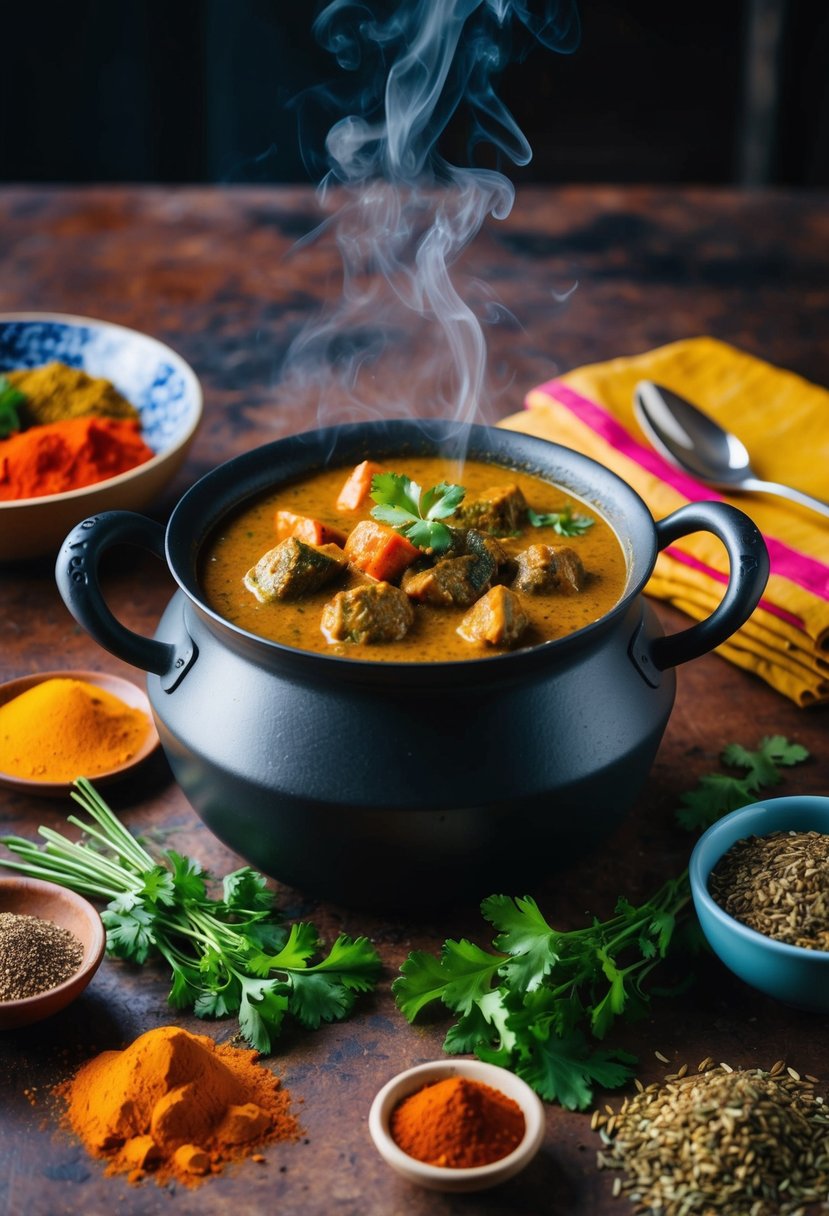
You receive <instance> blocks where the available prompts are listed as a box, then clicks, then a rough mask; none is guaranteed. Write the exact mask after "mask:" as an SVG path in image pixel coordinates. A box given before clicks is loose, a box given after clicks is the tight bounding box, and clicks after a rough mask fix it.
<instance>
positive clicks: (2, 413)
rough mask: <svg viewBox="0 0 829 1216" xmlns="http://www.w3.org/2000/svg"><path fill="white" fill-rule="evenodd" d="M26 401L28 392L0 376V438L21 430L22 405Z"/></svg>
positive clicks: (5, 437)
mask: <svg viewBox="0 0 829 1216" xmlns="http://www.w3.org/2000/svg"><path fill="white" fill-rule="evenodd" d="M25 403H26V394H25V393H21V391H20V389H19V388H15V387H14V385H13V384H10V383H9V380H8V378H7V377H6V376H0V439H7V438H8V437H9V435H11V434H12V432H13V431H19V430H20V407H21V406H22V405H25Z"/></svg>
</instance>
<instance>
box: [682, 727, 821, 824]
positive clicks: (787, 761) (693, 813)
mask: <svg viewBox="0 0 829 1216" xmlns="http://www.w3.org/2000/svg"><path fill="white" fill-rule="evenodd" d="M808 756H809V753H808V752H807V751H806V748H805V747H801V746H800V744H799V743H790V742H789V741H788V739H785V738H784V737H783V736H782V735H772V736H771V737H769V738H765V739H761V740H760V742H759V743H758V745H757V750H756V751H753V752H752V751H747V750H746V748H744V747H741V746H740V744H739V743H730V744H729V745H728V746H727V747H726V748H724V749H723V751H722V753H721V755H720V760H721V761H722V763H723V764H725V765H727V766H728V767H730V768H741V769H744V770H745V776H744V777H735V776H732V775H729V774H727V773H708V774H706V776H704V777H702V778H700V781H699V784H698V785H697V786H696V788H695V789H693V790H690V791H689V792H688V793H687V794H683V795H682V797H681V799H680V802H681V803H682V806H681V807H680V808H679V810H678V811H677V812H676V818H677V822H678V823H679V824H680V826H681V827H683V828H685V829H686V830H687V831H689V832H694V831H700V832H704V831H705V829H706V828H710V826H711V824H712V823H716V821H717V820H718V819H720V818H721V817H722V816H723V815H725V814H727V813H728V812H729V811H736V810H737V808H738V807H741V806H746V805H747V804H748V803H749V802H753V801H754V799H755V797H756V796H757V794H758V793H759V792H760V790H761V789H764V788H765V789H769V788H771V787H773V786H775V785H778V784H779V783H780V781H781V780H782V778H783V775H782V773H781V772H780V768H779V767H778V766H781V765H782V766H783V767H786V768H789V767H791V765H793V764H800V763H801V761H803V760H806V759H807V758H808Z"/></svg>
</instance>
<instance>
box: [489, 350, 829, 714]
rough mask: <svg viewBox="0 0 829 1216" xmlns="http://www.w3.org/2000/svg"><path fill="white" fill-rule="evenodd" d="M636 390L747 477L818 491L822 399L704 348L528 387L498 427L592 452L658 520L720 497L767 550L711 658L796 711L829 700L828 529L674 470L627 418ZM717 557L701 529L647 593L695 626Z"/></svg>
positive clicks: (706, 608) (760, 367) (795, 380)
mask: <svg viewBox="0 0 829 1216" xmlns="http://www.w3.org/2000/svg"><path fill="white" fill-rule="evenodd" d="M639 380H654V381H656V382H657V383H658V384H663V385H665V386H666V387H667V388H670V389H673V390H674V391H675V392H677V393H680V394H682V395H683V396H685V397H687V398H689V399H690V400H691V401H693V402H694V404H695V405H697V406H699V407H700V408H701V409H702V410H704V411H705V412H706V413H708V414H710V415H711V416H712V417H713V418H716V419H717V420H718V421H719V422H720V423H721V424H722V425H723V426H726V427H727V428H728V429H729V430H731V431H733V432H735V433H736V434H737V435H738V436H739V437H740V439H742V440H743V442H744V443H745V445H746V447H747V448H748V450H749V452H750V453H751V458H752V466H753V467H754V468H755V469H756V471H757V475H758V476H759V477H765V478H767V479H768V480H771V481H780V482H784V483H787V484H789V485H793V486H796V487H797V488H798V489H801V490H804V491H806V492H807V493H810V494H813V495H815V496H816V497H818V498H824V499H825V498H827V497H828V496H829V495H828V494H827V491H828V490H829V472H828V471H829V392H827V391H826V390H825V389H822V388H819V387H817V386H816V385H814V384H810V383H809V382H808V381H806V380H804V379H802V378H801V377H800V376H796V375H794V374H793V373H792V372H788V371H783V370H782V369H780V368H777V367H773V366H771V365H770V364H768V363H764V362H763V361H762V360H761V359H757V358H755V357H754V356H752V355H748V354H746V353H744V352H743V351H739V350H736V349H735V348H734V347H732V346H728V345H726V344H725V343H724V342H719V341H717V340H715V339H714V338H691V339H688V340H685V341H681V342H675V343H672V344H671V345H670V346H663V347H660V348H659V349H657V350H654V351H649V352H648V353H646V354H643V355H634V356H631V357H629V358H620V359H612V360H610V361H609V362H607V363H596V364H592V365H591V366H589V367H582V368H578V369H576V370H575V371H572V372H568V373H567V374H566V375H564V376H560V377H558V378H557V379H555V380H551V381H550V382H549V383H547V384H544V385H541V386H540V387H539V388H536V389H533V390H532V391H531V392H530V393H529V394H528V396H527V400H526V407H527V408H526V409H525V410H523V411H522V412H521V413H519V414H514V415H512V416H510V417H509V418H505V419H503V420H502V421H501V422H500V424H499V425H501V426H506V427H509V428H511V429H513V430H518V431H525V432H527V433H528V434H531V435H539V436H541V437H542V438H544V439H550V440H553V441H554V442H556V443H561V444H564V445H565V446H567V447H571V448H575V449H576V450H577V451H580V452H583V453H584V454H585V455H587V456H592V457H593V459H594V460H597V461H598V462H599V463H600V464H603V465H605V466H607V467H608V468H610V469H612V470H613V471H614V472H616V473H618V474H619V476H620V477H622V478H623V479H624V480H625V481H626V482H628V484H629V485H631V486H633V488H634V489H635V490H636V491H637V492H638V493H639V494H640V495H641V496H642V498H643V499H644V500H645V502H646V503H647V505H648V507H649V508H650V510H651V512H652V514H653V515H654V517H655V518H657V519H661V518H662V517H663V516H665V515H668V514H670V512H671V511H674V510H676V508H677V507H680V506H682V504H683V503H686V502H688V501H691V500H699V499H703V498H707V499H718V498H722V499H724V500H725V501H727V502H731V503H733V504H734V506H736V507H739V509H740V510H742V511H744V512H745V513H746V514H747V515H749V516H751V518H752V519H753V520H754V522H755V523H756V524H757V526H758V527H759V528H760V530H761V531H762V533H763V536H764V537H765V540H766V543H767V545H768V547H769V555H770V558H771V575H770V577H769V582H768V586H767V588H766V591H765V593H764V596H763V599H762V601H761V604H760V606H759V607H758V608H757V609H756V610H755V612H754V613H753V614H752V617H751V619H750V620H749V621H747V622H746V624H745V625H744V626H743V627H742V629H740V630H739V631H738V632H737V633H736V634H734V635H733V636H732V637H731V638H730V639H729V640H728V641H727V642H726V643H724V644H723V645H722V646H721V647H719V649H718V653H720V654H722V655H723V656H724V657H725V658H727V659H729V660H730V661H731V662H733V663H736V664H737V665H738V666H740V667H743V668H746V669H747V670H749V671H753V672H755V673H756V674H757V675H759V676H760V677H761V678H762V679H764V680H766V681H767V682H768V683H769V684H770V685H772V687H773V688H776V689H777V690H778V691H780V692H782V693H784V694H785V695H786V696H787V697H790V698H791V699H792V700H793V701H795V702H797V704H799V705H804V706H805V705H814V704H817V703H820V702H825V701H829V522H827V520H826V519H825V518H824V517H822V516H820V515H818V514H816V513H814V512H812V511H809V510H807V509H806V508H803V507H799V506H795V505H794V504H790V503H788V502H784V501H782V500H781V499H778V498H775V497H773V496H771V495H767V494H751V495H749V494H741V495H734V496H728V495H725V494H720V493H718V492H716V491H712V490H710V489H708V488H706V487H704V486H702V485H701V484H700V483H697V482H695V481H693V480H692V479H691V478H689V477H687V476H685V475H684V474H682V473H680V472H678V471H677V470H676V469H674V468H673V466H672V465H670V464H669V463H668V462H667V461H665V460H663V458H662V457H661V456H659V455H658V454H657V453H656V452H654V450H653V448H652V447H651V446H650V444H649V443H648V440H647V439H646V437H645V436H644V434H643V432H642V430H641V428H640V427H639V424H638V422H637V421H636V417H635V414H634V410H633V393H634V388H635V386H636V384H637V382H638V381H639ZM727 568H728V564H727V558H726V555H725V550H724V549H723V547H722V545H721V543H720V542H719V541H718V540H717V539H716V538H715V537H714V536H712V535H710V534H709V533H697V534H695V535H693V536H690V537H683V538H682V539H681V540H680V541H678V542H677V543H676V544H675V545H671V546H670V548H669V549H668V550H666V551H664V552H662V553H660V555H659V557H658V559H657V563H656V568H655V570H654V573H653V576H652V578H651V579H650V581H649V583H648V585H647V587H646V592H647V593H648V594H650V595H653V596H656V597H657V598H659V599H664V600H667V601H669V602H670V603H672V604H674V605H675V606H676V607H677V608H680V609H681V610H682V611H683V612H686V613H687V614H688V615H689V616H691V617H694V618H696V619H697V620H700V619H702V618H703V617H705V616H708V615H709V613H710V612H711V611H712V609H713V608H714V607H715V605H716V604H717V603H718V602H719V600H720V599H721V598H722V593H723V587H724V580H725V577H726V575H727Z"/></svg>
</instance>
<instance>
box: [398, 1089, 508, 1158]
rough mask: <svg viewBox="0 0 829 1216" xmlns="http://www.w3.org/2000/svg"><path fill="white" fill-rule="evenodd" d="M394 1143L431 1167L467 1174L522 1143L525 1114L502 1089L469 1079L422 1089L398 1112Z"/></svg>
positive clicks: (401, 1103)
mask: <svg viewBox="0 0 829 1216" xmlns="http://www.w3.org/2000/svg"><path fill="white" fill-rule="evenodd" d="M389 1130H390V1131H391V1135H392V1139H393V1140H394V1142H395V1144H397V1145H398V1147H399V1148H402V1149H403V1152H404V1153H408V1154H409V1156H410V1157H416V1158H417V1160H418V1161H425V1162H427V1163H428V1164H429V1165H439V1166H449V1167H450V1168H453V1169H465V1168H469V1167H471V1166H477V1165H489V1164H490V1163H491V1162H492V1161H500V1159H501V1158H502V1157H506V1156H507V1155H508V1154H509V1153H511V1152H512V1151H513V1149H515V1148H517V1147H518V1145H519V1144H520V1143H521V1141H522V1139H523V1137H524V1132H525V1130H526V1124H525V1122H524V1112H523V1111H522V1110H521V1107H520V1106H519V1105H518V1103H517V1102H515V1101H514V1100H513V1099H512V1098H509V1097H507V1095H506V1094H502V1093H501V1091H500V1090H499V1089H494V1088H493V1087H492V1086H491V1085H485V1084H484V1083H483V1082H482V1081H475V1080H473V1079H472V1078H470V1077H447V1078H446V1080H444V1081H436V1082H434V1083H433V1084H431V1085H424V1086H423V1088H422V1089H419V1090H416V1091H415V1093H413V1094H410V1095H409V1096H408V1098H404V1099H403V1101H402V1102H400V1103H398V1105H397V1106H396V1107H395V1108H394V1110H393V1111H392V1113H391V1119H390V1121H389Z"/></svg>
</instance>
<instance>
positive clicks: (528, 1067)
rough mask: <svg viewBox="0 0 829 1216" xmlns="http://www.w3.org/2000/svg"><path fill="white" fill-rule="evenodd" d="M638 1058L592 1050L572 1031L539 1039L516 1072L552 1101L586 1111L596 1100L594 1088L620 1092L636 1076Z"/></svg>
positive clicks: (614, 1052) (579, 1033) (625, 1052)
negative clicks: (600, 1087) (634, 1065)
mask: <svg viewBox="0 0 829 1216" xmlns="http://www.w3.org/2000/svg"><path fill="white" fill-rule="evenodd" d="M635 1063H636V1057H635V1056H632V1055H630V1053H629V1052H627V1051H619V1050H618V1049H617V1050H614V1049H599V1050H591V1048H590V1047H589V1046H588V1043H587V1040H586V1039H585V1037H584V1035H583V1034H582V1033H581V1032H580V1031H578V1030H574V1031H571V1032H570V1034H568V1035H566V1036H564V1037H558V1036H557V1035H550V1036H549V1037H547V1038H544V1039H540V1040H536V1042H534V1043H533V1044H532V1046H531V1047H530V1050H529V1052H528V1054H527V1057H526V1058H525V1059H522V1060H520V1061H519V1062H518V1065H517V1067H516V1069H515V1071H516V1072H517V1073H518V1076H519V1077H523V1079H524V1080H525V1081H526V1082H527V1083H528V1084H529V1085H531V1086H532V1087H533V1089H534V1090H535V1091H536V1093H538V1094H539V1095H540V1096H541V1097H542V1098H544V1099H546V1101H548V1102H560V1103H561V1105H562V1106H564V1107H566V1108H567V1110H585V1109H586V1108H587V1107H588V1106H590V1104H591V1102H592V1100H593V1086H594V1085H601V1086H602V1087H603V1088H605V1089H617V1088H618V1087H619V1086H620V1085H624V1084H625V1082H626V1081H628V1080H630V1078H631V1077H632V1076H633V1069H632V1068H631V1065H632V1064H635Z"/></svg>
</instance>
